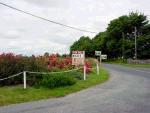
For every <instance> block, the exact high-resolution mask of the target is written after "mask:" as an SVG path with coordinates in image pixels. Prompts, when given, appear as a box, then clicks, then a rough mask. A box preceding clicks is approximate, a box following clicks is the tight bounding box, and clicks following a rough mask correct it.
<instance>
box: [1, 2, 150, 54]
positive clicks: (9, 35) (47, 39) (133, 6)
mask: <svg viewBox="0 0 150 113" xmlns="http://www.w3.org/2000/svg"><path fill="white" fill-rule="evenodd" d="M0 2H3V3H6V4H8V5H11V6H13V7H16V8H19V9H22V10H24V11H27V12H30V13H32V14H35V15H38V16H42V17H44V18H47V19H50V20H53V21H57V22H60V23H63V24H66V25H70V26H74V27H79V28H81V29H85V30H89V31H95V32H101V31H104V30H105V29H106V27H107V25H108V23H109V21H110V20H112V19H114V18H117V17H118V16H121V15H124V14H128V13H129V12H131V11H139V12H142V13H144V14H145V15H150V7H149V4H150V0H0ZM0 14H1V16H0V53H2V52H13V53H16V54H24V55H32V54H35V55H39V54H43V53H44V52H49V53H60V54H63V53H68V52H69V47H70V45H71V44H72V43H73V42H74V41H76V40H78V39H79V38H80V37H81V36H83V35H84V36H90V37H91V38H92V37H94V35H96V34H92V33H86V32H81V31H76V30H72V29H69V28H65V27H62V26H59V25H56V24H53V23H49V22H46V21H43V20H40V19H38V18H34V17H32V16H29V15H26V14H22V13H20V12H17V11H15V10H12V9H9V8H7V7H5V6H3V5H1V4H0Z"/></svg>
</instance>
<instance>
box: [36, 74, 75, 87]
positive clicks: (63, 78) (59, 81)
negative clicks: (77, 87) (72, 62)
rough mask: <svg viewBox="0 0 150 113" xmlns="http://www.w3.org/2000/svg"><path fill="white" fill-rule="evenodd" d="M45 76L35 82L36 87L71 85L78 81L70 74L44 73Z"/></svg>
mask: <svg viewBox="0 0 150 113" xmlns="http://www.w3.org/2000/svg"><path fill="white" fill-rule="evenodd" d="M42 77H43V78H42V79H41V80H40V81H39V82H38V83H37V84H35V86H36V87H41V86H42V87H47V88H56V87H63V86H70V85H73V84H75V83H76V78H75V77H73V76H68V75H43V76H42Z"/></svg>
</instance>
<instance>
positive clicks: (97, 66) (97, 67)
mask: <svg viewBox="0 0 150 113" xmlns="http://www.w3.org/2000/svg"><path fill="white" fill-rule="evenodd" d="M96 69H97V75H99V65H98V62H97V63H96Z"/></svg>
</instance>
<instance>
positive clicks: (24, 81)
mask: <svg viewBox="0 0 150 113" xmlns="http://www.w3.org/2000/svg"><path fill="white" fill-rule="evenodd" d="M26 82H27V81H26V71H24V72H23V88H24V89H26V88H27V84H26Z"/></svg>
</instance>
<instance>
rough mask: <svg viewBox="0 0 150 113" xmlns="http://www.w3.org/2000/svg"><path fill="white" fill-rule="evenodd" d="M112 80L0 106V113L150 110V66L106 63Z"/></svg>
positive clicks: (140, 112)
mask: <svg viewBox="0 0 150 113" xmlns="http://www.w3.org/2000/svg"><path fill="white" fill-rule="evenodd" d="M104 66H105V67H106V69H107V70H109V72H110V80H109V81H107V82H106V83H104V84H101V85H97V86H94V87H91V88H88V89H85V90H82V91H80V92H77V93H74V94H70V95H68V96H65V97H62V98H56V99H48V100H41V101H35V102H27V103H22V104H14V105H9V106H4V107H0V113H150V69H144V68H131V67H123V66H118V65H113V64H105V65H104Z"/></svg>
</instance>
